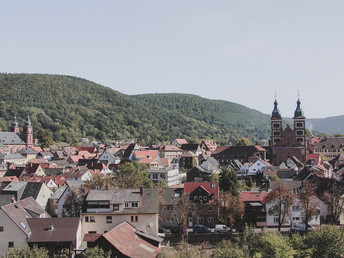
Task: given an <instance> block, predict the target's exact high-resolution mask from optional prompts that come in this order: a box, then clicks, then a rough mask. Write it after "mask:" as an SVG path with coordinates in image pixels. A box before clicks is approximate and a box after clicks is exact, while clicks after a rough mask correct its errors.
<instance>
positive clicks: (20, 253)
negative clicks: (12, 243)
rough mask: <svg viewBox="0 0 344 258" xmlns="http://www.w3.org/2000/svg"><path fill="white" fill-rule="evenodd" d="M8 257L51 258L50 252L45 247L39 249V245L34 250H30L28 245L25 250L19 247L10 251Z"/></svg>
mask: <svg viewBox="0 0 344 258" xmlns="http://www.w3.org/2000/svg"><path fill="white" fill-rule="evenodd" d="M6 257H8V258H22V257H27V258H35V257H39V258H49V251H48V250H47V249H45V248H43V247H41V248H38V247H37V245H35V246H34V247H33V248H30V247H29V246H28V245H27V246H25V247H24V248H23V249H19V248H17V247H15V248H13V249H10V251H9V252H8V253H7V255H6Z"/></svg>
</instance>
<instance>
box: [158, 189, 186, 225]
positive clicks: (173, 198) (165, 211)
mask: <svg viewBox="0 0 344 258" xmlns="http://www.w3.org/2000/svg"><path fill="white" fill-rule="evenodd" d="M183 194H184V188H163V189H161V190H160V191H159V196H160V209H159V217H160V221H159V225H160V227H162V228H172V227H178V226H180V225H179V224H180V223H181V220H180V218H181V208H180V207H179V206H178V204H179V201H180V199H181V197H182V196H183Z"/></svg>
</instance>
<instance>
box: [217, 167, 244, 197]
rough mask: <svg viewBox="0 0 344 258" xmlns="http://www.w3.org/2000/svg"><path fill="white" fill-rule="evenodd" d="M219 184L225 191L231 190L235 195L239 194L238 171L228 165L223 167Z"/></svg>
mask: <svg viewBox="0 0 344 258" xmlns="http://www.w3.org/2000/svg"><path fill="white" fill-rule="evenodd" d="M219 186H220V189H222V190H223V191H225V192H230V193H231V194H232V195H234V196H239V194H240V190H239V188H240V186H239V182H238V179H237V175H236V172H235V171H234V170H232V169H230V168H228V167H222V168H221V171H220V179H219Z"/></svg>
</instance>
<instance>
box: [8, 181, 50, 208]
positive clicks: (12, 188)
mask: <svg viewBox="0 0 344 258" xmlns="http://www.w3.org/2000/svg"><path fill="white" fill-rule="evenodd" d="M2 193H3V194H12V195H14V196H15V197H16V200H22V199H26V198H27V197H30V196H31V197H33V198H34V199H35V200H36V201H37V202H38V203H39V205H41V206H42V207H43V208H45V207H46V205H47V201H48V198H49V197H50V196H51V195H52V193H53V192H52V191H51V190H50V189H49V188H48V187H47V186H46V184H44V183H42V182H22V181H21V182H11V183H10V184H8V185H7V186H6V187H5V188H4V189H3V190H2Z"/></svg>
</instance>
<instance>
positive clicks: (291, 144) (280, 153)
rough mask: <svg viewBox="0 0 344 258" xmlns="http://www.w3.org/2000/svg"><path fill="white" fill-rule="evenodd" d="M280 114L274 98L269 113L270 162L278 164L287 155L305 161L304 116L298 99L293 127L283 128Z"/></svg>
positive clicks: (285, 158)
mask: <svg viewBox="0 0 344 258" xmlns="http://www.w3.org/2000/svg"><path fill="white" fill-rule="evenodd" d="M282 120H283V119H282V116H281V114H280V111H279V110H278V103H277V100H275V103H274V109H273V111H272V115H271V140H270V148H271V162H272V163H273V165H275V166H278V165H280V164H281V163H282V162H284V161H285V160H287V159H288V158H289V157H291V156H294V157H296V158H297V159H298V160H300V161H301V162H305V161H306V118H305V116H304V114H303V111H302V109H301V102H300V100H298V101H297V106H296V110H295V112H294V117H293V121H294V128H293V129H292V128H290V126H289V125H287V126H286V128H284V129H283V126H282Z"/></svg>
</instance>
